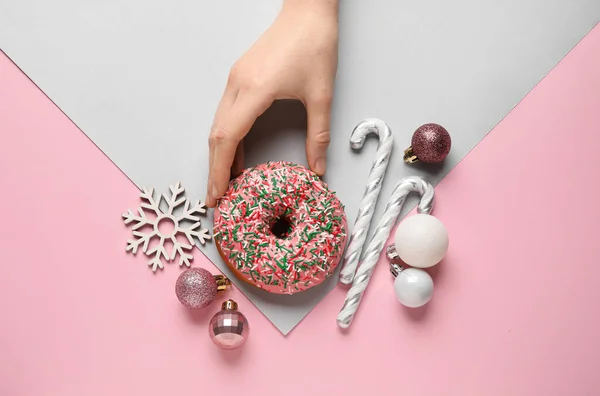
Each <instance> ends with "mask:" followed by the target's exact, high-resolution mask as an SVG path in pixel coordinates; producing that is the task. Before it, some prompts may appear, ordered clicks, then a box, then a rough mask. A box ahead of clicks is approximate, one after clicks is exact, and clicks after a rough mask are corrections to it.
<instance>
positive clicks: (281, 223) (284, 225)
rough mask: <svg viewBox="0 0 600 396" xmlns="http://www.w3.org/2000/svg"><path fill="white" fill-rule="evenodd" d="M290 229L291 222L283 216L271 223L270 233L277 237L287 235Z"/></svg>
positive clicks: (281, 237)
mask: <svg viewBox="0 0 600 396" xmlns="http://www.w3.org/2000/svg"><path fill="white" fill-rule="evenodd" d="M291 231H292V223H290V221H289V220H288V219H287V218H285V217H283V216H280V217H278V218H277V219H275V222H274V223H273V224H272V225H271V233H272V234H273V235H275V237H276V238H279V239H283V238H285V237H287V236H288V235H289V234H290V232H291Z"/></svg>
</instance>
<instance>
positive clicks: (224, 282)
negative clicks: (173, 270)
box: [175, 268, 231, 308]
mask: <svg viewBox="0 0 600 396" xmlns="http://www.w3.org/2000/svg"><path fill="white" fill-rule="evenodd" d="M229 285H231V282H230V281H229V279H228V278H226V277H225V276H223V275H213V274H211V273H210V272H208V271H207V270H205V269H203V268H190V269H188V270H185V271H184V272H182V273H181V275H179V278H177V282H176V283H175V294H176V295H177V299H179V302H181V303H182V304H183V305H185V306H186V307H188V308H204V307H207V306H208V305H210V304H211V303H212V302H213V301H214V300H215V298H216V297H217V293H218V292H220V291H223V290H225V289H226V288H227V286H229Z"/></svg>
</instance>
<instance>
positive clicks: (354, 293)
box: [337, 176, 434, 328]
mask: <svg viewBox="0 0 600 396" xmlns="http://www.w3.org/2000/svg"><path fill="white" fill-rule="evenodd" d="M411 192H417V193H418V194H419V195H420V196H421V200H420V202H419V205H418V207H417V210H418V212H419V213H425V214H429V213H430V212H431V210H432V209H433V199H434V192H433V186H432V185H431V184H430V183H428V182H427V181H425V180H423V179H421V178H420V177H417V176H411V177H407V178H405V179H402V180H400V182H398V184H397V185H396V188H395V189H394V191H393V192H392V196H391V198H390V201H389V202H388V204H387V206H386V207H385V210H384V213H383V215H382V216H381V219H380V220H379V224H378V225H377V228H376V229H375V232H374V234H373V237H372V238H371V241H370V242H369V244H368V246H367V248H366V250H365V253H364V258H363V260H362V262H361V263H360V266H359V267H358V270H357V272H356V276H355V278H354V282H353V283H352V286H351V287H350V290H348V294H347V295H346V299H345V301H344V305H343V307H342V309H341V310H340V312H339V314H338V317H337V323H338V326H340V327H341V328H347V327H349V326H350V324H351V323H352V319H353V318H354V314H355V313H356V311H357V309H358V306H359V304H360V301H361V300H362V296H363V294H364V292H365V290H366V288H367V286H368V284H369V280H370V279H371V275H372V274H373V269H374V268H375V265H376V264H377V261H378V260H379V256H380V255H381V252H382V250H383V248H384V245H385V242H386V241H387V239H388V238H389V236H390V232H391V230H392V228H393V227H394V223H395V222H396V220H397V218H398V216H399V215H400V211H401V209H402V206H403V205H404V201H405V200H406V197H407V196H408V195H409V194H410V193H411Z"/></svg>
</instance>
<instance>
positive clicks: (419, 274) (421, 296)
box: [394, 268, 433, 308]
mask: <svg viewBox="0 0 600 396" xmlns="http://www.w3.org/2000/svg"><path fill="white" fill-rule="evenodd" d="M394 292H395V293H396V297H397V298H398V301H400V303H402V305H405V306H407V307H409V308H418V307H421V306H423V305H425V304H427V303H428V302H429V300H431V297H432V296H433V279H431V276H429V274H428V273H427V272H425V271H423V270H420V269H416V268H407V269H405V270H404V271H401V272H400V273H399V274H398V276H396V280H395V281H394Z"/></svg>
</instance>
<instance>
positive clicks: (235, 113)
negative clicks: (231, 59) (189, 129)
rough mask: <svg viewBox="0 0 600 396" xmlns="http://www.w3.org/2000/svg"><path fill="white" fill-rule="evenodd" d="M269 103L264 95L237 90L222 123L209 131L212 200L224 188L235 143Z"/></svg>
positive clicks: (227, 181) (236, 144) (221, 194)
mask: <svg viewBox="0 0 600 396" xmlns="http://www.w3.org/2000/svg"><path fill="white" fill-rule="evenodd" d="M270 105H271V101H270V100H269V99H268V98H265V97H261V96H255V95H252V94H251V93H249V92H240V93H238V96H237V99H236V101H235V103H234V104H233V106H232V107H231V109H230V111H229V113H228V114H226V115H225V118H226V121H225V123H224V124H223V127H222V128H217V129H216V130H215V131H214V132H213V133H212V134H211V141H212V144H213V147H214V153H213V159H212V164H211V169H210V170H209V172H210V174H211V175H212V177H211V183H212V186H210V187H209V192H210V194H211V195H212V197H213V198H214V199H215V200H217V199H220V198H221V197H222V196H223V194H224V193H225V191H226V190H227V186H228V185H229V177H230V176H231V166H232V165H233V160H234V158H235V152H236V149H237V147H238V143H239V142H240V141H241V140H242V139H243V138H244V136H246V134H247V133H248V131H249V130H250V128H252V125H253V124H254V122H255V121H256V119H257V118H258V117H259V116H260V115H261V114H262V113H264V112H265V110H267V109H268V108H269V106H270Z"/></svg>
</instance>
